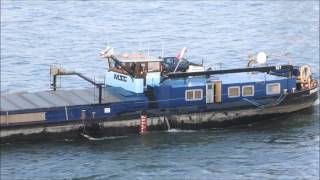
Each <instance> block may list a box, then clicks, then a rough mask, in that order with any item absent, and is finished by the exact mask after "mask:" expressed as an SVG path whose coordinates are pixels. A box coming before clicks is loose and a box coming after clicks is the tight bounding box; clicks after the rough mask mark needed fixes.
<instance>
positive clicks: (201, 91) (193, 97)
mask: <svg viewBox="0 0 320 180" xmlns="http://www.w3.org/2000/svg"><path fill="white" fill-rule="evenodd" d="M196 91H200V93H201V97H200V98H195V96H196V93H195V92H196ZM188 92H192V99H188V98H187V97H188V96H187V94H188ZM184 99H185V101H200V100H202V99H203V89H187V90H185V93H184Z"/></svg>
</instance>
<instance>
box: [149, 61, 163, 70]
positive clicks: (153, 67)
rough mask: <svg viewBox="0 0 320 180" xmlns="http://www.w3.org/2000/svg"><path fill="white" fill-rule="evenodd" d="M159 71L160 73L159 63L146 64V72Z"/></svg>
mask: <svg viewBox="0 0 320 180" xmlns="http://www.w3.org/2000/svg"><path fill="white" fill-rule="evenodd" d="M159 71H160V62H149V63H148V72H159Z"/></svg>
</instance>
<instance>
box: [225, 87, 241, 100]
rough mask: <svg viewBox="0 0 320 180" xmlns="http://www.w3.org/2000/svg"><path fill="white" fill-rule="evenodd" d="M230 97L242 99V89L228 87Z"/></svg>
mask: <svg viewBox="0 0 320 180" xmlns="http://www.w3.org/2000/svg"><path fill="white" fill-rule="evenodd" d="M228 97H230V98H235V97H240V87H239V86H231V87H228Z"/></svg>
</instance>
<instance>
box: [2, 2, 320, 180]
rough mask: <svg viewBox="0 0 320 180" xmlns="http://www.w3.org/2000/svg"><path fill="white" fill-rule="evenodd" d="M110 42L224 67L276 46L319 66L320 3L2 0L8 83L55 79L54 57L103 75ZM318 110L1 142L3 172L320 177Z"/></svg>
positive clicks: (24, 86) (278, 52) (9, 86)
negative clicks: (234, 122)
mask: <svg viewBox="0 0 320 180" xmlns="http://www.w3.org/2000/svg"><path fill="white" fill-rule="evenodd" d="M107 44H109V45H112V46H113V47H115V50H116V51H118V52H119V51H129V52H130V51H131V52H135V51H138V50H139V49H144V50H146V49H148V47H149V49H150V54H152V55H154V56H159V55H161V47H164V54H165V55H175V54H176V53H177V52H178V51H179V50H180V49H181V48H182V47H184V46H186V47H188V53H187V57H188V58H189V59H192V60H193V61H195V62H201V61H202V60H204V63H205V65H206V66H208V67H209V66H213V67H214V68H232V67H243V66H245V64H246V61H247V60H246V58H247V55H248V54H249V53H256V52H258V51H265V52H267V54H268V55H269V57H270V62H273V63H278V62H279V61H278V60H279V59H281V60H282V62H288V61H290V62H292V63H294V64H303V63H308V64H310V65H312V67H313V71H314V72H315V74H314V76H319V73H318V71H319V2H317V1H295V2H290V1H279V2H277V1H256V2H254V1H253V2H240V1H236V2H231V1H208V2H204V1H201V2H193V1H185V2H179V1H170V2H168V1H166V2H162V1H156V2H148V1H138V2H130V1H113V2H109V1H48V2H47V1H32V0H30V1H1V93H13V92H21V91H39V90H47V89H49V84H50V81H49V80H50V78H49V65H51V64H53V63H56V64H62V65H63V66H64V67H65V68H66V69H70V70H77V71H80V72H82V73H84V74H86V75H88V76H90V77H92V78H95V79H96V80H102V79H103V72H104V70H105V66H106V62H105V61H103V60H101V59H100V58H99V56H98V54H99V52H100V50H101V49H102V48H103V47H104V46H106V45H107ZM61 86H62V87H63V88H82V87H84V86H88V84H86V82H82V81H80V80H78V79H76V78H65V79H63V80H62V83H61ZM318 108H319V105H315V106H313V107H312V108H309V109H307V110H304V111H300V112H296V113H292V114H290V115H285V116H281V117H278V118H274V119H269V120H265V121H261V122H256V123H253V124H250V125H244V126H236V127H229V128H223V129H210V130H203V131H177V132H175V131H174V132H152V133H149V134H147V135H145V136H139V135H131V136H128V137H125V138H121V139H110V140H103V141H68V140H66V141H63V142H38V143H32V144H30V143H23V144H6V145H1V179H64V178H67V179H68V178H75V179H129V178H130V179H261V178H262V179H319V110H318Z"/></svg>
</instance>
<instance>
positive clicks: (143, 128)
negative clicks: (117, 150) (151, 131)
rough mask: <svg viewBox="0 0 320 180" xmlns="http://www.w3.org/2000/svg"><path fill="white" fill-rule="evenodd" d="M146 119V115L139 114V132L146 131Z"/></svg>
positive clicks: (143, 132)
mask: <svg viewBox="0 0 320 180" xmlns="http://www.w3.org/2000/svg"><path fill="white" fill-rule="evenodd" d="M147 126H148V119H147V115H141V116H140V134H145V133H146V132H147Z"/></svg>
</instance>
